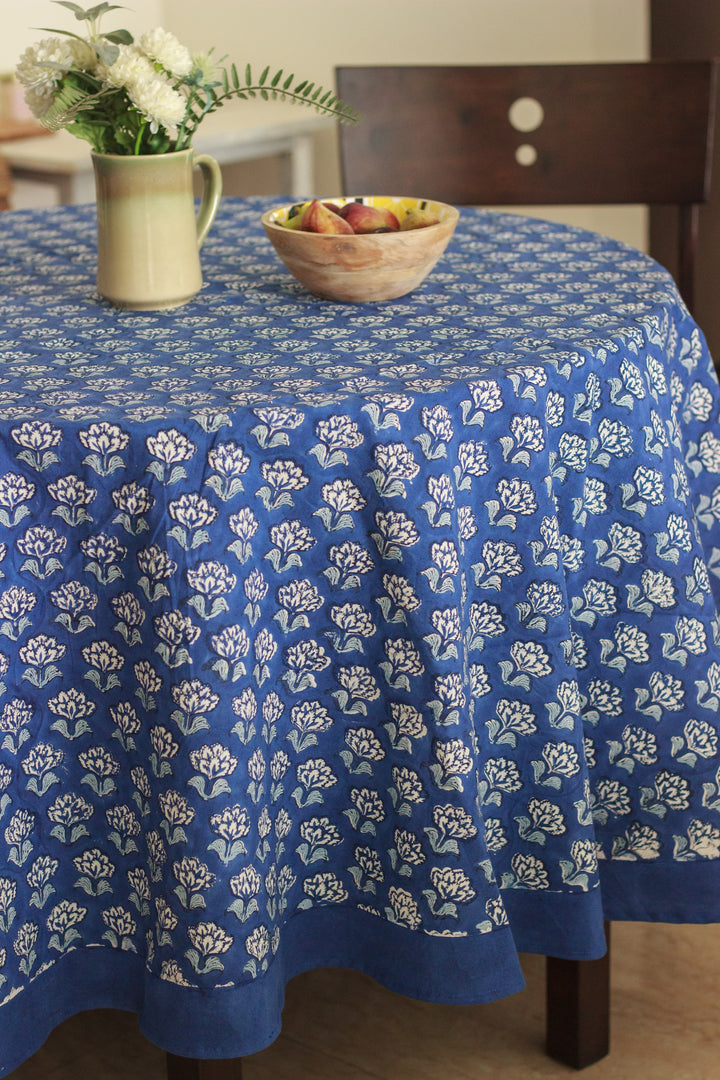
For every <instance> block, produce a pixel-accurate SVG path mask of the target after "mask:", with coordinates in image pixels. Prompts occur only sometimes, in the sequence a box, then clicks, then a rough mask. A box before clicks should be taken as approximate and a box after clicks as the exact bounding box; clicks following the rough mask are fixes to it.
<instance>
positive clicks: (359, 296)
mask: <svg viewBox="0 0 720 1080" xmlns="http://www.w3.org/2000/svg"><path fill="white" fill-rule="evenodd" d="M323 201H327V202H332V203H334V204H335V205H336V206H338V207H344V206H345V205H346V204H348V203H353V202H354V203H361V204H362V205H364V206H369V207H382V208H386V209H389V210H391V211H392V212H393V213H394V214H395V215H396V217H397V218H398V220H399V222H400V226H401V228H400V230H398V231H394V232H369V233H363V234H358V235H356V234H351V235H337V234H335V233H324V232H304V231H302V230H300V229H294V228H288V227H287V225H286V224H285V223H286V222H287V221H288V220H291V219H292V218H293V217H295V216H297V213H298V208H299V207H304V206H305V205H306V204H302V203H300V204H298V203H293V204H290V205H287V206H280V207H277V208H276V209H274V210H268V211H267V212H266V213H264V214H263V216H262V224H263V227H264V229H265V232H266V233H267V236H268V238H269V239H270V242H271V243H272V245H273V247H274V248H275V251H276V252H277V254H278V255H279V257H280V259H281V260H282V261H283V262H284V263H285V266H286V267H287V268H288V270H289V271H290V273H291V274H293V275H294V277H296V278H297V280H298V281H299V282H300V283H301V284H302V285H304V286H305V288H306V289H308V290H309V292H311V293H314V294H315V295H316V296H321V297H323V298H324V299H326V300H339V301H342V302H345V303H354V304H362V303H369V302H373V301H376V300H392V299H394V298H395V297H398V296H405V295H406V293H409V292H412V290H413V289H416V288H417V286H418V285H420V284H421V282H423V281H424V280H425V278H426V277H427V276H428V274H429V273H430V271H431V270H432V268H433V267H434V266H435V263H436V262H437V261H438V259H439V258H440V256H441V255H442V253H443V251H444V250H445V248H446V247H447V245H448V242H449V240H450V237H451V236H452V234H453V232H454V231H455V226H456V225H457V221H458V217H459V214H458V211H457V210H456V209H455V207H454V206H449V205H448V204H447V203H441V202H435V201H433V200H432V199H414V198H399V197H391V196H389V195H364V196H362V197H356V196H353V197H348V198H344V197H338V198H333V199H331V200H323ZM420 209H422V210H427V211H430V212H431V213H432V214H433V215H434V216H435V217H436V218H437V219H438V223H437V224H436V225H426V226H425V227H424V228H413V229H408V230H407V231H404V230H402V220H403V218H404V217H405V216H406V215H407V213H408V211H411V210H412V211H416V210H420Z"/></svg>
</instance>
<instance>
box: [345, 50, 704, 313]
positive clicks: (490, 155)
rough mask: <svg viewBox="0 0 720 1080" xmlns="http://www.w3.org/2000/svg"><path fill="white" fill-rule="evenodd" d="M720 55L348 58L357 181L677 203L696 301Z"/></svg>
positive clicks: (469, 196)
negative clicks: (396, 63)
mask: <svg viewBox="0 0 720 1080" xmlns="http://www.w3.org/2000/svg"><path fill="white" fill-rule="evenodd" d="M716 81H717V62H716V61H712V60H688V61H665V60H658V61H650V62H647V63H622V64H619V63H608V64H559V65H557V64H541V65H520V66H500V67H495V66H493V67H484V66H481V67H469V66H452V67H446V66H441V65H438V66H408V67H393V66H385V67H339V68H337V69H336V83H337V92H338V94H339V96H340V97H341V98H342V99H343V100H344V101H351V102H352V104H353V107H354V108H356V109H357V110H358V111H359V112H360V113H361V114H362V119H361V120H360V122H359V123H358V124H346V125H341V127H340V165H341V175H342V183H343V190H344V191H345V193H346V194H350V195H356V194H358V195H361V194H372V193H387V194H392V195H416V196H427V197H428V198H434V199H439V200H441V201H443V202H449V203H454V204H456V205H465V206H539V205H572V204H575V205H578V204H581V205H600V204H612V203H625V204H648V205H658V204H670V205H674V206H676V207H677V212H678V267H679V269H678V273H677V280H678V286H679V288H680V291H681V293H682V295H683V297H684V299H685V302H686V304H687V305H688V307H689V308H690V309H692V302H693V277H694V258H695V249H696V242H697V231H698V206H699V205H700V204H701V203H703V202H706V201H707V199H708V196H709V189H710V166H711V148H712V132H713V103H714V95H715V85H716Z"/></svg>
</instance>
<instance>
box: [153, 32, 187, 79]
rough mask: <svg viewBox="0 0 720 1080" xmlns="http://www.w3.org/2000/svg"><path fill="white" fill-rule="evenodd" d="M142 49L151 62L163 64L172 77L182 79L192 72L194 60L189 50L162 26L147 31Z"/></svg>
mask: <svg viewBox="0 0 720 1080" xmlns="http://www.w3.org/2000/svg"><path fill="white" fill-rule="evenodd" d="M140 48H141V49H142V51H143V52H144V53H145V54H146V55H147V56H149V57H150V59H151V60H157V62H158V64H162V66H163V67H164V68H165V70H166V71H167V72H169V74H170V75H175V76H177V77H178V78H182V77H183V76H185V75H189V74H190V72H191V70H192V67H193V59H192V57H191V55H190V52H189V51H188V49H186V48H185V46H184V45H181V44H180V42H179V41H178V39H177V38H176V37H175V35H174V34H171V33H170V32H169V30H163V28H162V26H156V27H155V29H154V30H148V31H146V32H145V33H144V34H143V35H142V37H141V38H140Z"/></svg>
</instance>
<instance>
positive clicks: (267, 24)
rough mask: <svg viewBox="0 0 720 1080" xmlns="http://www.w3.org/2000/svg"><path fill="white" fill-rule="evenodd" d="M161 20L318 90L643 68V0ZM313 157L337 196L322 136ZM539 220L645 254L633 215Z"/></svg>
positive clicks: (282, 3)
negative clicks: (515, 67) (374, 69)
mask: <svg viewBox="0 0 720 1080" xmlns="http://www.w3.org/2000/svg"><path fill="white" fill-rule="evenodd" d="M164 17H165V25H166V27H167V28H168V29H170V30H173V31H174V32H175V33H176V34H177V35H178V36H179V37H180V38H181V40H183V41H184V42H185V43H186V44H187V45H188V46H189V47H190V48H191V49H193V50H204V49H207V48H208V47H209V46H210V45H212V44H214V43H215V44H217V46H218V52H219V54H220V55H222V53H227V55H228V57H229V58H230V59H231V60H234V61H236V62H237V63H238V65H240V64H242V65H244V64H245V63H246V62H248V61H249V62H251V63H252V64H253V66H254V67H256V68H257V70H258V71H259V70H260V69H261V68H262V67H263V66H264V65H265V64H268V63H270V64H271V65H272V66H273V67H282V68H284V69H285V71H287V72H294V73H295V75H297V76H298V77H305V76H307V77H309V78H312V79H314V80H315V81H317V82H320V83H322V84H323V85H324V86H326V87H332V86H333V68H334V66H335V65H339V64H383V63H388V64H390V63H455V64H474V63H523V62H549V63H551V62H555V63H562V62H568V63H570V62H582V61H593V60H597V61H605V60H608V61H609V60H643V59H646V58H647V56H648V49H649V45H648V0H364V2H363V4H362V5H361V6H358V5H356V4H354V3H352V2H350V0H305V2H304V3H302V4H300V3H297V2H296V0H262V3H259V2H257V0H236V2H234V3H229V2H228V0H203V2H202V4H198V3H197V0H165V11H164ZM267 107H268V109H272V105H271V104H269V105H268V106H267ZM318 159H319V167H318V192H317V193H319V194H327V195H330V194H333V193H337V192H338V191H339V190H340V186H339V174H338V168H337V146H336V142H335V138H334V135H333V134H332V133H328V135H327V136H323V137H322V138H319V139H318ZM537 212H538V211H537V210H534V211H533V213H537ZM543 213H544V214H545V216H547V217H554V218H556V219H559V220H566V221H571V222H577V223H579V224H582V225H585V226H587V227H589V228H595V229H598V230H600V231H602V232H607V233H610V234H611V235H616V236H618V237H619V238H620V239H624V240H627V241H628V242H629V243H633V244H635V245H637V246H645V242H646V240H645V238H646V214H645V212H644V211H642V210H639V209H634V208H632V209H628V208H617V207H615V208H605V207H603V208H599V209H598V208H592V209H590V208H585V209H582V208H569V209H565V210H558V208H556V207H553V208H552V209H548V210H547V211H543Z"/></svg>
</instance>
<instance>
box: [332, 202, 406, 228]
mask: <svg viewBox="0 0 720 1080" xmlns="http://www.w3.org/2000/svg"><path fill="white" fill-rule="evenodd" d="M340 216H341V217H343V218H344V219H345V221H347V223H348V225H349V226H350V227H351V229H352V231H353V232H354V233H377V232H397V230H398V229H399V228H400V226H399V224H398V219H397V218H396V217H395V215H394V214H393V212H392V210H387V209H385V208H384V207H381V206H366V205H365V204H364V203H359V202H350V203H346V204H345V206H343V208H342V210H341V211H340Z"/></svg>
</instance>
